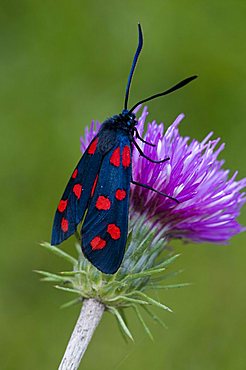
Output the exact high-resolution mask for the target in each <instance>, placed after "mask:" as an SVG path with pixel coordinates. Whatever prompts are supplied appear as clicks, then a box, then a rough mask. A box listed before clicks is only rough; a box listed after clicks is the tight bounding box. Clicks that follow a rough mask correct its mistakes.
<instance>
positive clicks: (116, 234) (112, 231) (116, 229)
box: [107, 224, 120, 240]
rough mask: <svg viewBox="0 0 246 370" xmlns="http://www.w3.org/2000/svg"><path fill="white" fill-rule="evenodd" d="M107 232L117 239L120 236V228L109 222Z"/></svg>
mask: <svg viewBox="0 0 246 370" xmlns="http://www.w3.org/2000/svg"><path fill="white" fill-rule="evenodd" d="M107 232H108V233H109V235H110V236H111V238H112V239H114V240H117V239H119V238H120V228H119V227H118V226H116V225H115V224H109V225H108V227H107Z"/></svg>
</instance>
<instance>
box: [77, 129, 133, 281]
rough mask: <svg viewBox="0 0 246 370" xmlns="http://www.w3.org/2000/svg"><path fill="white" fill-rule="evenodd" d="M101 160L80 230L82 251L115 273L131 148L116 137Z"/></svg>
mask: <svg viewBox="0 0 246 370" xmlns="http://www.w3.org/2000/svg"><path fill="white" fill-rule="evenodd" d="M116 142H117V143H116V145H115V146H114V147H113V148H112V149H111V150H110V151H109V152H108V153H107V154H106V155H105V156H104V157H103V160H102V164H101V167H100V171H99V174H98V181H97V185H96V188H95V193H94V195H93V198H92V200H91V202H90V204H89V208H88V212H87V214H86V217H85V220H84V223H83V226H82V230H81V236H82V250H83V253H84V254H85V256H86V257H87V258H88V259H89V260H90V261H91V263H92V264H93V265H95V266H96V267H97V268H98V269H99V270H100V271H102V272H104V273H106V274H113V273H115V272H116V271H117V270H118V268H119V266H120V264H121V262H122V259H123V256H124V251H125V245H126V239H127V231H128V208H129V193H130V181H131V145H130V141H129V138H128V137H127V136H125V135H123V134H118V135H117V138H116Z"/></svg>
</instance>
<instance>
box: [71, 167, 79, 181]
mask: <svg viewBox="0 0 246 370" xmlns="http://www.w3.org/2000/svg"><path fill="white" fill-rule="evenodd" d="M77 175H78V170H77V168H76V169H75V170H74V171H73V174H72V178H73V179H76V177H77Z"/></svg>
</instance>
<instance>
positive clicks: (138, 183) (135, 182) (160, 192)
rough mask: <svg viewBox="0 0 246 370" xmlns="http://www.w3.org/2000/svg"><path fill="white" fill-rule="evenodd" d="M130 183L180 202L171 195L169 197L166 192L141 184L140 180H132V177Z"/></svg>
mask: <svg viewBox="0 0 246 370" xmlns="http://www.w3.org/2000/svg"><path fill="white" fill-rule="evenodd" d="M131 183H132V184H134V185H138V186H141V187H142V188H145V189H148V190H151V191H154V192H155V193H157V194H160V195H162V196H163V197H166V198H169V199H171V200H173V201H174V202H176V203H180V202H179V201H178V199H176V198H173V197H171V196H170V195H167V194H165V193H163V192H162V191H159V190H156V189H154V188H152V187H151V186H149V185H146V184H141V183H140V182H137V181H134V180H133V179H132V180H131Z"/></svg>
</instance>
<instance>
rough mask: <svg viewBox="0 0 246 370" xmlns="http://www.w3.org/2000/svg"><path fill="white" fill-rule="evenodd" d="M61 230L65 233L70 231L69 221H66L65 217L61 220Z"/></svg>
mask: <svg viewBox="0 0 246 370" xmlns="http://www.w3.org/2000/svg"><path fill="white" fill-rule="evenodd" d="M61 228H62V231H63V232H64V233H66V232H67V231H68V220H66V219H65V218H64V217H63V219H62V220H61Z"/></svg>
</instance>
